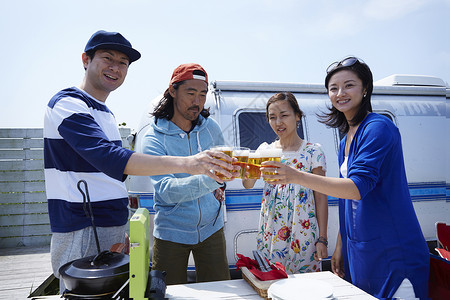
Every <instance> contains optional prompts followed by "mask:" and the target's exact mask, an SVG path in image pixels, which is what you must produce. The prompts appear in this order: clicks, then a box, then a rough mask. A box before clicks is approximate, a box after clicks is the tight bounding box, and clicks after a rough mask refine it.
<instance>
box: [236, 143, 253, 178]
mask: <svg viewBox="0 0 450 300" xmlns="http://www.w3.org/2000/svg"><path fill="white" fill-rule="evenodd" d="M249 154H250V149H249V148H247V147H234V148H233V158H236V159H237V161H236V162H233V165H239V166H240V167H241V170H240V171H239V177H238V176H236V175H237V174H235V177H236V178H241V179H242V178H244V173H245V170H246V167H247V162H248V155H249Z"/></svg>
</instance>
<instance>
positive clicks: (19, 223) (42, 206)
mask: <svg viewBox="0 0 450 300" xmlns="http://www.w3.org/2000/svg"><path fill="white" fill-rule="evenodd" d="M42 132H43V130H42V129H41V128H23V129H22V128H0V248H8V247H19V246H43V245H48V244H50V238H51V232H50V224H49V218H48V209H47V199H46V195H45V182H44V158H43V145H44V143H43V138H42ZM120 133H121V136H122V141H123V145H124V146H125V147H127V148H128V147H129V144H128V141H127V136H128V135H129V134H130V129H128V128H120Z"/></svg>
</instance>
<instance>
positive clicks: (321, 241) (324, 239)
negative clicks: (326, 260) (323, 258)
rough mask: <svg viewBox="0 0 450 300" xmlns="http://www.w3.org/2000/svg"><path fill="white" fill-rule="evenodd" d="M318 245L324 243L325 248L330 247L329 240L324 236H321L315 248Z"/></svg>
mask: <svg viewBox="0 0 450 300" xmlns="http://www.w3.org/2000/svg"><path fill="white" fill-rule="evenodd" d="M317 243H322V244H324V245H325V247H328V240H327V238H326V237H323V236H319V238H318V239H317V241H316V242H315V243H314V246H315V245H317Z"/></svg>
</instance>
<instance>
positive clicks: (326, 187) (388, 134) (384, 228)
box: [263, 57, 430, 299]
mask: <svg viewBox="0 0 450 300" xmlns="http://www.w3.org/2000/svg"><path fill="white" fill-rule="evenodd" d="M325 86H326V88H327V90H328V96H329V98H330V100H331V104H332V106H331V107H330V108H329V111H328V112H327V113H326V114H324V115H323V116H321V122H323V123H324V124H326V125H327V126H329V127H333V128H338V129H339V130H340V131H341V132H343V133H346V136H345V137H344V138H343V139H342V141H341V143H340V146H339V166H340V178H330V177H324V176H316V175H314V174H311V173H306V172H299V171H297V170H295V169H294V168H290V167H288V166H286V165H283V164H279V163H274V162H268V163H264V165H265V166H264V168H263V170H264V169H265V170H266V171H271V170H272V171H273V167H276V168H277V169H276V170H277V174H276V175H267V176H264V177H265V178H266V179H276V180H278V182H277V183H279V184H284V183H288V182H289V183H292V182H294V183H297V184H300V185H303V186H306V187H308V188H311V189H312V190H315V191H318V192H320V193H323V194H328V195H330V196H334V197H337V198H340V200H339V223H340V224H339V226H340V232H339V235H338V238H337V241H336V250H335V252H334V254H333V256H332V259H331V267H332V271H333V272H334V273H335V274H337V275H339V276H340V277H345V279H347V280H348V281H351V282H352V283H353V284H354V285H356V286H357V287H359V288H361V289H363V290H364V291H366V292H368V293H370V294H372V295H374V296H375V297H378V298H402V299H411V298H412V299H414V298H419V299H427V297H428V275H429V260H430V258H429V253H428V247H427V244H426V242H425V239H424V237H423V234H422V231H421V229H420V225H419V222H418V220H417V216H416V214H415V212H414V207H413V205H412V202H411V197H410V194H409V189H408V182H407V179H406V172H405V166H404V162H403V151H402V145H401V137H400V133H399V130H398V128H397V127H396V126H395V125H394V124H393V123H392V121H390V120H389V119H388V118H386V117H384V116H382V115H378V114H376V113H373V112H372V106H371V103H370V98H371V95H372V90H373V77H372V72H371V71H370V69H369V67H368V66H367V65H366V64H365V63H364V62H363V61H362V60H360V59H358V58H356V57H347V58H345V59H344V60H342V61H340V62H335V63H333V64H331V65H330V66H329V67H328V69H327V76H326V78H325ZM270 166H272V167H270Z"/></svg>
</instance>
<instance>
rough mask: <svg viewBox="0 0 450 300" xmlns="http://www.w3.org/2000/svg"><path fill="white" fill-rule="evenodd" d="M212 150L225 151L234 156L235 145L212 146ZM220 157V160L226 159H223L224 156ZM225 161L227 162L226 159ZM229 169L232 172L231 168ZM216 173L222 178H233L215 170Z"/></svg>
mask: <svg viewBox="0 0 450 300" xmlns="http://www.w3.org/2000/svg"><path fill="white" fill-rule="evenodd" d="M211 150H214V151H219V152H222V153H225V154H226V155H228V156H229V157H232V156H233V147H231V146H215V147H212V148H211ZM217 158H218V157H217ZM218 159H220V160H222V161H225V160H224V159H222V158H218ZM225 162H226V161H225ZM227 171H229V172H231V171H230V170H227ZM214 173H215V174H216V176H217V177H219V178H220V179H221V180H230V179H231V178H232V177H226V176H225V175H223V174H222V173H219V172H214Z"/></svg>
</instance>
